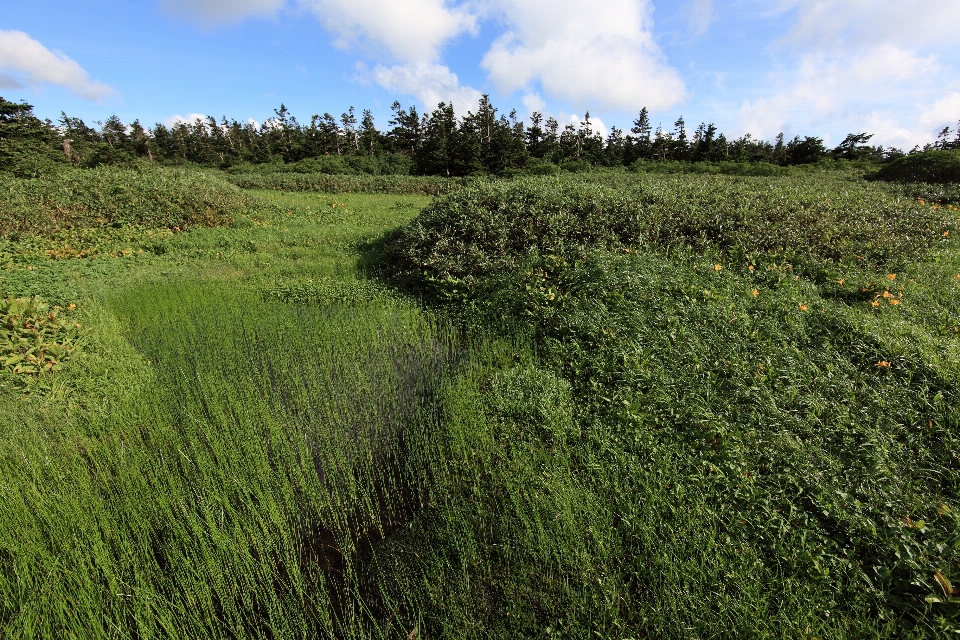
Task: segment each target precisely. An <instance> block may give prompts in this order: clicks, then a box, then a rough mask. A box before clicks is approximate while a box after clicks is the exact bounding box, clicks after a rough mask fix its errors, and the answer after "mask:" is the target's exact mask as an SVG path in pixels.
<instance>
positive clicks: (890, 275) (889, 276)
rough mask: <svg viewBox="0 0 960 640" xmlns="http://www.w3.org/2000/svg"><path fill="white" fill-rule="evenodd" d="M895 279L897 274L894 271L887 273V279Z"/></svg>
mask: <svg viewBox="0 0 960 640" xmlns="http://www.w3.org/2000/svg"><path fill="white" fill-rule="evenodd" d="M896 279H897V274H895V273H888V274H887V280H896Z"/></svg>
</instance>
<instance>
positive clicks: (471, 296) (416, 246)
mask: <svg viewBox="0 0 960 640" xmlns="http://www.w3.org/2000/svg"><path fill="white" fill-rule="evenodd" d="M2 176H3V174H0V211H2V220H0V231H2V234H0V235H2V240H0V293H2V295H3V296H4V297H5V298H6V299H5V301H4V302H2V303H0V514H2V517H0V636H4V637H10V638H118V639H119V638H138V639H139V638H184V639H186V638H207V637H209V638H315V637H337V638H341V637H342V638H371V637H375V638H380V637H382V638H396V637H400V638H411V639H413V638H515V637H532V638H587V637H596V638H619V639H623V640H627V639H631V638H648V637H667V638H719V637H736V638H842V637H851V638H935V637H956V636H957V634H958V633H960V246H958V245H957V241H956V238H957V236H958V235H960V210H958V205H960V191H958V190H957V188H956V186H955V185H951V184H927V183H917V182H913V183H911V182H908V183H887V182H883V181H876V180H867V179H865V170H863V169H862V168H860V169H858V168H846V169H831V170H816V169H811V170H809V171H796V172H788V173H784V174H783V175H772V176H750V175H722V174H711V173H702V174H686V173H676V174H673V173H658V172H638V173H630V172H626V171H608V172H599V171H598V172H592V173H579V174H565V175H552V176H543V177H517V178H512V179H499V180H496V179H486V178H470V179H456V180H445V179H440V178H420V177H411V176H333V175H322V174H295V173H289V174H283V173H277V174H270V173H262V174H258V173H250V174H249V175H247V174H244V173H236V174H226V173H222V172H218V171H212V170H200V169H168V168H151V167H146V166H143V167H140V168H128V169H121V168H115V167H100V168H97V169H84V170H79V169H72V168H70V169H67V168H65V169H63V170H62V171H60V172H59V173H51V174H48V175H46V176H43V177H39V178H14V177H2Z"/></svg>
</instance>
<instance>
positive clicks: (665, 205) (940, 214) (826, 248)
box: [385, 176, 955, 292]
mask: <svg viewBox="0 0 960 640" xmlns="http://www.w3.org/2000/svg"><path fill="white" fill-rule="evenodd" d="M616 180H619V178H616ZM954 225H955V220H954V219H953V218H952V217H951V216H950V215H948V212H945V211H944V210H942V209H934V208H932V207H928V206H925V205H924V204H922V203H920V202H918V201H915V200H913V201H908V200H905V199H903V198H899V197H896V196H895V195H892V194H890V193H888V192H886V191H884V190H881V189H876V188H873V189H871V188H868V187H867V186H865V185H861V186H860V187H859V188H854V187H851V185H850V183H849V182H846V181H842V180H839V181H829V180H821V181H818V182H816V183H811V182H810V181H807V180H803V179H802V178H799V177H798V178H794V179H789V180H788V179H776V180H773V179H764V178H753V179H731V178H724V177H719V176H718V177H710V176H700V177H697V178H688V177H682V178H679V177H678V178H672V179H664V178H662V177H658V178H656V179H646V180H638V179H636V178H634V182H633V184H632V185H628V186H622V187H619V188H616V187H608V186H605V185H604V184H598V183H594V182H589V181H585V180H581V179H579V178H575V177H570V178H567V179H556V178H555V179H534V178H529V179H518V180H515V181H512V182H482V181H477V182H475V183H473V184H471V185H469V186H467V187H465V188H463V189H461V190H459V191H456V192H454V193H451V194H448V195H446V196H443V197H441V198H438V199H437V200H435V201H434V202H432V203H431V204H430V205H428V206H427V207H426V208H425V209H424V210H423V212H422V213H421V214H420V215H419V216H418V217H417V218H416V219H415V220H414V221H413V222H411V223H410V224H409V225H408V226H407V227H405V228H403V229H402V230H400V231H398V232H397V233H395V234H394V235H393V236H392V237H390V238H389V239H388V240H387V247H388V248H387V251H386V254H385V255H386V256H387V260H388V261H389V262H391V264H390V267H389V268H390V270H391V271H392V272H393V273H394V274H401V275H403V276H406V277H412V278H414V279H415V280H416V281H417V282H419V283H420V284H424V283H428V286H430V287H431V288H433V289H434V291H435V292H437V291H439V290H448V291H452V290H457V289H458V288H462V287H471V286H473V285H474V284H475V282H476V281H477V279H479V278H483V277H485V276H489V275H495V274H498V273H506V272H508V271H510V270H512V269H514V268H516V267H517V265H519V264H520V263H521V262H522V261H523V260H524V259H525V258H526V257H527V256H528V255H530V254H543V255H547V254H552V255H556V256H558V257H562V258H564V259H567V260H571V261H572V260H576V259H577V257H578V256H579V255H581V254H582V253H583V252H584V251H585V250H588V249H591V248H606V249H617V250H631V251H632V250H636V249H639V248H642V247H644V246H652V247H659V248H664V249H670V248H683V247H692V248H696V249H698V250H705V249H711V250H721V251H727V252H740V253H742V254H745V255H753V256H757V255H761V254H770V253H773V254H778V255H786V256H791V257H804V256H806V257H808V258H810V259H813V260H814V261H815V262H817V261H819V262H823V261H831V262H838V261H843V260H855V261H856V260H866V261H867V262H869V263H876V264H892V263H895V262H897V261H899V260H904V259H906V258H907V257H909V256H913V255H917V254H918V252H920V251H922V250H924V249H925V248H927V247H930V246H933V245H934V244H935V243H937V242H939V241H943V240H944V239H945V238H944V236H943V233H944V232H946V231H949V229H951V228H953V226H954Z"/></svg>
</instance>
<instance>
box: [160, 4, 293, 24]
mask: <svg viewBox="0 0 960 640" xmlns="http://www.w3.org/2000/svg"><path fill="white" fill-rule="evenodd" d="M283 4H284V0H160V6H161V7H162V8H163V10H164V11H165V12H166V13H167V15H173V16H182V17H184V18H186V19H187V20H189V21H191V22H193V23H195V24H198V25H201V26H212V25H215V24H233V23H237V22H240V21H241V20H243V19H244V18H248V17H250V16H272V15H274V14H276V12H277V11H278V10H279V9H280V8H281V7H282V6H283Z"/></svg>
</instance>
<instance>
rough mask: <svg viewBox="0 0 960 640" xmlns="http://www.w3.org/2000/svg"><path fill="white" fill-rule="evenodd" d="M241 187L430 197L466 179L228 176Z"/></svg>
mask: <svg viewBox="0 0 960 640" xmlns="http://www.w3.org/2000/svg"><path fill="white" fill-rule="evenodd" d="M227 179H228V180H230V181H231V182H232V183H233V184H235V185H237V186H238V187H241V188H243V189H271V190H274V191H316V192H320V193H391V194H397V195H409V194H425V195H430V196H435V195H440V194H443V193H449V192H451V191H454V190H456V189H457V188H459V187H460V186H461V185H463V184H467V182H468V181H467V180H465V179H459V178H440V177H436V176H402V175H387V176H377V175H334V174H328V173H286V172H276V173H238V174H234V175H230V176H228V178H227Z"/></svg>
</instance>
